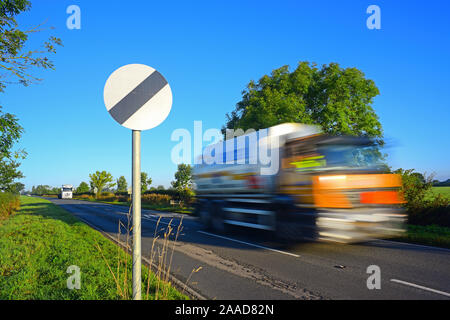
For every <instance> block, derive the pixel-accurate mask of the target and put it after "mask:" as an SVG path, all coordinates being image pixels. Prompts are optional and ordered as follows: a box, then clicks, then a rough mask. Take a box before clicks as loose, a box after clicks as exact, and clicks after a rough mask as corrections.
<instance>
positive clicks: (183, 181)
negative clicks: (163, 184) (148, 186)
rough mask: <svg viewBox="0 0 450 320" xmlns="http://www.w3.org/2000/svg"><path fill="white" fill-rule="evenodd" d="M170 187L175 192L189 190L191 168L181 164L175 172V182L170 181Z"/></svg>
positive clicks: (190, 185)
mask: <svg viewBox="0 0 450 320" xmlns="http://www.w3.org/2000/svg"><path fill="white" fill-rule="evenodd" d="M172 187H173V188H175V189H177V190H184V189H190V188H191V187H192V167H191V166H190V165H188V164H184V163H181V164H179V165H178V169H177V172H175V181H172Z"/></svg>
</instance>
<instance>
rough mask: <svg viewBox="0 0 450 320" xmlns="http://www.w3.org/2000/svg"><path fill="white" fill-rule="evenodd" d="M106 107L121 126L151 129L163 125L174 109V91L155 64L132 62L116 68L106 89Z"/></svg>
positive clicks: (104, 94) (104, 97) (104, 91)
mask: <svg viewBox="0 0 450 320" xmlns="http://www.w3.org/2000/svg"><path fill="white" fill-rule="evenodd" d="M103 99H104V101H105V106H106V110H108V112H109V114H110V115H111V116H112V117H113V118H114V120H116V121H117V122H118V123H119V124H120V125H122V126H124V127H126V128H128V129H132V130H148V129H151V128H154V127H156V126H158V125H159V124H161V123H162V122H163V121H164V120H165V119H166V118H167V116H168V115H169V112H170V109H171V108H172V90H171V89H170V86H169V84H168V83H167V81H166V79H164V77H163V76H162V75H161V74H160V73H159V72H158V71H156V70H155V69H153V68H152V67H149V66H146V65H143V64H128V65H125V66H123V67H120V68H119V69H117V70H116V71H114V72H113V73H112V74H111V75H110V76H109V78H108V80H106V84H105V88H104V90H103Z"/></svg>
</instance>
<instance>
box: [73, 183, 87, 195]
mask: <svg viewBox="0 0 450 320" xmlns="http://www.w3.org/2000/svg"><path fill="white" fill-rule="evenodd" d="M89 190H90V188H89V185H88V184H87V183H86V182H84V181H82V182H81V183H80V185H79V186H78V188H77V189H76V191H75V192H76V193H86V192H89Z"/></svg>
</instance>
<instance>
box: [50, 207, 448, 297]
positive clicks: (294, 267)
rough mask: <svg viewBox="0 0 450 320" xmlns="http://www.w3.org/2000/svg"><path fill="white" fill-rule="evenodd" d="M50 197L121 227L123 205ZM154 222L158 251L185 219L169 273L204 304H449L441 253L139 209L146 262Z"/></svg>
mask: <svg viewBox="0 0 450 320" xmlns="http://www.w3.org/2000/svg"><path fill="white" fill-rule="evenodd" d="M49 200H51V201H52V202H53V203H55V204H57V205H60V206H61V207H63V208H64V209H66V210H67V211H69V212H71V213H72V214H73V215H75V216H77V217H79V218H80V219H82V220H83V221H85V222H87V223H88V224H89V225H91V226H92V227H94V228H96V229H98V230H101V231H102V232H103V233H105V234H106V235H109V236H110V237H114V238H115V239H117V237H118V226H119V220H120V221H122V223H123V224H124V225H127V213H128V208H127V207H124V206H118V205H109V204H102V203H95V202H87V201H79V200H59V199H49ZM159 217H161V220H160V222H159V225H158V230H156V234H158V235H159V238H158V239H157V241H156V242H155V243H156V245H155V248H157V247H158V248H159V247H160V246H161V242H162V241H161V238H162V237H163V233H164V231H165V230H166V229H165V228H166V227H167V225H168V223H171V225H172V226H173V227H174V228H175V230H174V233H175V232H176V227H177V226H178V224H179V223H180V221H181V218H183V219H182V230H181V232H180V235H179V236H178V239H177V241H176V242H171V243H170V248H172V246H173V248H174V251H173V252H174V254H173V260H172V265H171V274H172V275H173V276H174V277H175V278H177V279H178V280H180V281H181V283H183V284H185V283H188V286H189V287H191V288H192V289H193V290H195V291H196V292H197V293H199V294H200V295H201V296H203V297H204V298H207V299H258V300H259V299H270V300H276V299H447V300H448V299H450V250H447V249H439V248H434V247H426V246H420V245H413V244H406V243H399V242H393V241H385V240H375V241H371V242H367V243H364V244H357V245H341V244H332V243H309V242H304V243H296V244H291V245H289V246H286V245H284V244H281V243H279V242H276V241H275V240H273V237H271V236H270V235H269V234H267V233H262V232H256V231H253V230H248V229H233V230H232V231H231V232H228V233H227V234H215V233H212V232H210V231H207V230H204V229H203V228H202V225H201V224H200V223H199V222H198V221H197V220H196V218H193V217H189V216H187V215H181V214H176V213H161V212H157V211H152V210H143V211H142V252H143V255H144V257H147V258H149V257H150V252H151V248H152V243H153V237H154V235H155V228H156V225H157V221H158V219H159ZM170 221H171V222H170ZM122 233H124V231H122ZM172 238H173V237H172ZM121 239H122V241H123V239H125V236H124V235H122V237H121ZM155 248H154V252H157V249H155ZM371 265H376V266H378V267H379V268H380V274H381V288H380V289H372V290H369V289H368V288H367V279H368V277H369V276H370V274H368V273H367V268H368V267H369V266H371ZM199 267H201V269H200V270H199V271H198V272H195V273H193V272H192V271H193V270H194V269H197V268H199Z"/></svg>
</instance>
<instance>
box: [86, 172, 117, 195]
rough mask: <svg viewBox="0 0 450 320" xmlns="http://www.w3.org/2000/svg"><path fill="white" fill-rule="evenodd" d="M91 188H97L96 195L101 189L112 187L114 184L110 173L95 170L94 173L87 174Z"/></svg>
mask: <svg viewBox="0 0 450 320" xmlns="http://www.w3.org/2000/svg"><path fill="white" fill-rule="evenodd" d="M89 178H90V179H91V180H90V184H91V188H92V189H94V188H97V192H96V196H98V195H99V194H100V193H101V192H102V191H103V189H109V188H112V187H114V186H115V185H116V184H115V183H114V182H113V181H114V178H113V176H112V175H111V173H109V172H106V171H96V172H95V173H91V174H89Z"/></svg>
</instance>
